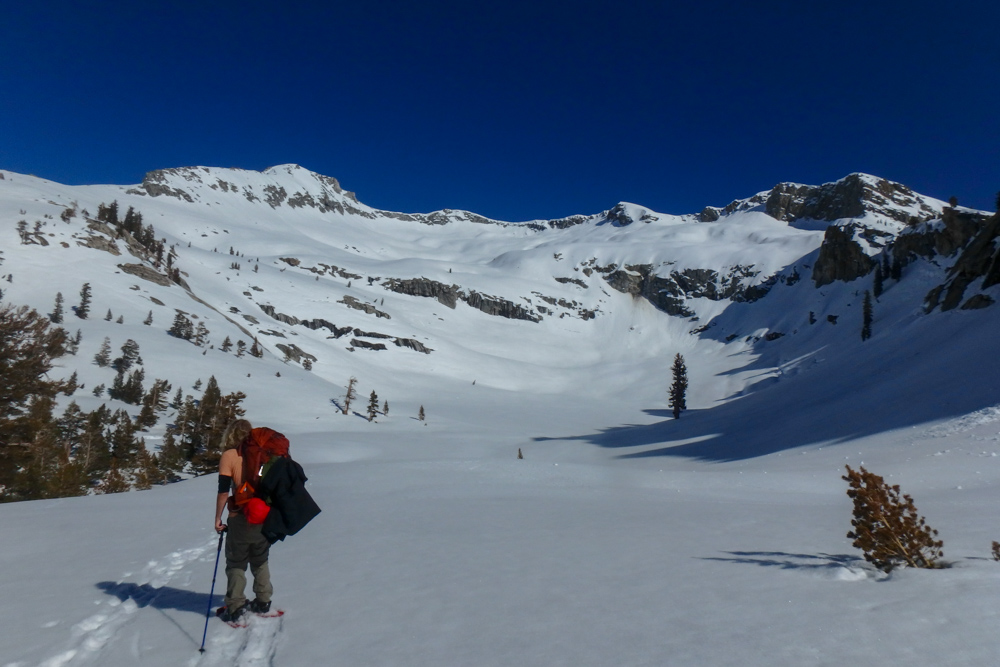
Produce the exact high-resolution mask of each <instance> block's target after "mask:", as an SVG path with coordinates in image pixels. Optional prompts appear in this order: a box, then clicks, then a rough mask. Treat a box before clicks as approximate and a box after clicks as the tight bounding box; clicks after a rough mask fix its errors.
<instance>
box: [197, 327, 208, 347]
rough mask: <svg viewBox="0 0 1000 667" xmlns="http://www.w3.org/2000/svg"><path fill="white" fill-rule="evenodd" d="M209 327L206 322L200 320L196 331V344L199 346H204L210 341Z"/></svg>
mask: <svg viewBox="0 0 1000 667" xmlns="http://www.w3.org/2000/svg"><path fill="white" fill-rule="evenodd" d="M208 334H209V331H208V327H206V326H205V323H204V322H198V326H197V328H196V329H195V332H194V344H195V345H197V346H198V347H202V346H203V345H205V344H206V343H208Z"/></svg>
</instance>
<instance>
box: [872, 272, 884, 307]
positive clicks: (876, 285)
mask: <svg viewBox="0 0 1000 667" xmlns="http://www.w3.org/2000/svg"><path fill="white" fill-rule="evenodd" d="M872 294H873V295H875V298H876V299H877V298H879V297H880V296H882V265H881V264H876V265H875V277H874V278H873V279H872Z"/></svg>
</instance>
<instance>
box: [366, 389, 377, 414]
mask: <svg viewBox="0 0 1000 667" xmlns="http://www.w3.org/2000/svg"><path fill="white" fill-rule="evenodd" d="M377 414H378V395H377V394H376V393H375V390H374V389H372V393H371V396H369V397H368V421H369V422H373V421H375V415H377Z"/></svg>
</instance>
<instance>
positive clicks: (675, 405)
mask: <svg viewBox="0 0 1000 667" xmlns="http://www.w3.org/2000/svg"><path fill="white" fill-rule="evenodd" d="M670 370H671V372H672V374H673V383H672V384H671V385H670V402H669V406H670V408H671V409H672V410H673V411H674V419H680V418H681V411H682V410H687V398H686V395H687V387H688V379H687V367H686V366H685V365H684V357H682V356H681V355H680V353H679V352H678V353H677V355H675V356H674V365H673V366H672V367H671V369H670Z"/></svg>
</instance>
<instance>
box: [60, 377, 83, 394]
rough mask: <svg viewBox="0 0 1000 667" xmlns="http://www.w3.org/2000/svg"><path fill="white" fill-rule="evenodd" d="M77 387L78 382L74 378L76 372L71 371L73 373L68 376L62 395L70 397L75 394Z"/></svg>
mask: <svg viewBox="0 0 1000 667" xmlns="http://www.w3.org/2000/svg"><path fill="white" fill-rule="evenodd" d="M79 386H80V382H79V380H78V378H77V376H76V371H73V373H72V374H70V376H69V379H68V380H66V386H65V387H63V390H62V393H63V394H65V395H66V396H72V395H73V392H75V391H76V390H77V389H78V388H79Z"/></svg>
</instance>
